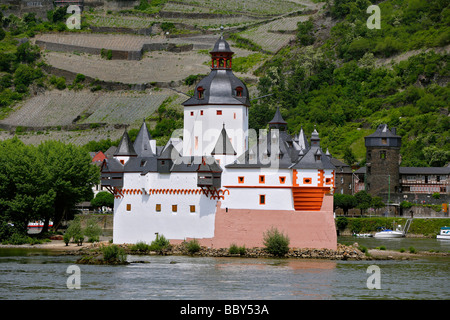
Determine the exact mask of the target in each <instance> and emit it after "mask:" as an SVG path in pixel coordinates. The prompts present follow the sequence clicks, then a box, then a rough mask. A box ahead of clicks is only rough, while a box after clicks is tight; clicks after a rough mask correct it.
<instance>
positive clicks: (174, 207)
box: [172, 204, 178, 212]
mask: <svg viewBox="0 0 450 320" xmlns="http://www.w3.org/2000/svg"><path fill="white" fill-rule="evenodd" d="M177 210H178V205H176V204H173V205H172V212H177Z"/></svg>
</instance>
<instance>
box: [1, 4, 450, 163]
mask: <svg viewBox="0 0 450 320" xmlns="http://www.w3.org/2000/svg"><path fill="white" fill-rule="evenodd" d="M313 2H314V3H313ZM313 2H308V1H300V2H298V1H289V0H283V3H285V4H286V6H284V7H283V6H280V7H279V8H278V11H273V8H272V7H271V6H270V4H272V3H273V1H256V0H255V1H253V0H252V1H247V2H246V4H245V6H244V7H242V8H240V7H239V6H237V3H239V1H234V0H233V1H232V2H231V1H230V3H228V2H226V4H227V5H226V6H225V2H224V1H217V2H216V1H214V0H204V1H203V0H202V1H193V0H192V1H191V0H186V1H176V2H171V1H165V0H159V1H151V2H149V1H146V0H143V1H141V4H140V5H139V6H137V7H135V8H134V9H132V10H128V11H129V12H128V11H127V10H125V11H126V12H125V11H124V10H121V11H119V12H109V11H107V12H106V13H105V12H103V13H102V11H101V10H100V9H99V10H90V11H89V12H86V13H85V17H86V19H83V25H82V30H81V31H77V32H87V33H89V31H88V28H89V25H90V23H92V21H94V20H95V19H97V18H98V19H100V17H102V19H103V20H104V19H110V20H111V19H112V20H113V22H111V25H110V24H106V26H116V22H117V21H116V20H117V19H124V21H125V22H123V23H124V24H129V23H130V21H129V20H133V21H135V22H136V25H139V23H138V22H139V21H141V22H142V21H144V22H145V25H146V26H147V25H150V24H152V23H153V22H155V23H156V22H158V23H160V24H161V28H162V27H163V25H164V23H163V20H161V18H157V15H156V14H155V13H158V12H160V11H161V10H166V11H168V12H180V13H183V12H188V13H189V12H194V11H193V10H196V9H195V6H196V5H197V6H199V8H198V10H197V11H198V12H199V13H208V14H223V15H224V18H222V19H212V20H208V19H206V20H208V21H209V22H208V23H214V24H216V23H219V22H222V21H224V20H227V18H226V17H227V16H226V14H229V13H232V14H236V13H239V12H241V11H242V10H244V11H246V14H245V15H243V17H244V18H245V19H244V18H242V17H234V18H233V19H236V21H235V20H233V21H231V20H230V21H229V22H230V25H225V27H226V28H228V27H231V25H232V24H234V23H235V24H237V25H239V26H245V27H242V28H235V29H233V30H231V31H230V33H231V34H230V35H228V34H226V36H228V40H229V41H230V43H231V44H232V45H233V46H234V47H239V46H247V47H249V46H250V45H251V50H255V51H258V50H259V51H263V50H264V51H263V52H257V53H253V54H251V55H248V56H245V57H236V59H235V61H233V67H234V68H235V69H236V70H235V71H241V72H242V71H249V70H253V69H254V68H256V66H258V65H260V64H261V63H262V61H265V62H264V63H263V64H262V66H260V67H259V68H257V69H256V71H255V72H254V74H255V75H256V76H258V78H259V81H258V83H257V85H256V87H257V89H258V90H257V91H258V92H255V90H253V89H254V87H253V86H254V85H253V84H249V87H251V89H252V98H253V92H254V94H255V95H256V94H257V95H258V96H264V95H270V96H268V97H266V98H261V99H259V100H255V101H253V103H252V106H251V108H250V123H249V125H250V128H254V129H259V128H264V127H266V126H267V123H268V122H269V121H270V120H271V118H272V116H273V114H274V112H275V109H276V107H277V106H280V107H281V111H282V114H283V116H284V117H285V119H286V120H287V121H288V130H289V131H290V133H296V132H298V131H299V130H300V128H301V126H303V128H304V130H305V131H306V132H307V133H310V132H312V130H313V129H314V126H315V125H316V126H317V129H318V131H319V133H320V137H321V139H322V145H323V146H324V147H325V148H329V150H330V152H331V153H332V154H333V156H335V157H337V158H340V159H345V160H346V161H347V162H360V163H361V164H364V161H365V147H364V136H366V135H368V134H370V133H372V132H373V131H374V129H375V128H376V127H377V126H378V125H379V124H381V123H387V124H388V125H389V127H396V128H397V133H398V134H400V135H401V136H402V137H403V139H402V150H401V155H402V166H443V165H446V164H447V163H448V162H449V161H450V146H449V140H450V136H449V132H450V119H449V116H448V115H449V114H448V106H449V104H450V103H449V102H450V98H449V96H450V95H449V84H448V83H449V78H450V66H449V63H448V62H449V50H450V5H449V2H448V1H444V0H409V1H406V0H386V1H382V2H375V1H369V0H356V1H355V0H334V1H333V0H327V1H318V0H314V1H313ZM217 3H222V6H221V8H222V9H223V11H224V12H221V11H220V10H219V11H218V10H216V9H215V8H216V7H217ZM262 3H264V5H262ZM294 3H295V5H294ZM288 4H289V5H288ZM321 4H323V7H322V8H321V6H320V5H321ZM372 4H377V5H378V6H379V8H380V12H381V28H380V29H369V28H368V27H367V19H368V18H369V17H370V15H371V13H367V8H368V7H369V6H370V5H372ZM303 5H305V6H306V7H304V6H303ZM301 10H305V12H309V13H308V14H305V15H302V13H301V12H300V11H301ZM195 12H196V11H195ZM271 12H272V13H273V14H278V15H279V16H277V17H275V18H274V17H273V16H269V14H270V13H271ZM255 16H258V18H264V19H266V18H267V19H269V20H267V21H265V20H262V21H265V23H262V24H256V25H254V26H248V24H249V23H250V22H252V21H253V20H254V19H256V18H255ZM308 17H310V20H307V19H308ZM48 18H49V21H42V20H40V19H36V18H35V16H34V15H33V14H25V15H24V16H23V17H22V18H21V19H20V18H17V17H15V16H13V15H9V16H5V15H2V14H0V21H1V26H0V119H2V118H7V117H11V111H12V108H13V107H15V106H16V105H17V102H18V101H21V100H26V99H29V98H31V97H32V96H33V95H36V94H37V93H42V92H44V91H47V90H54V89H55V88H57V89H58V90H64V89H65V88H68V89H69V90H73V91H77V92H78V91H80V90H83V88H84V89H90V90H91V91H93V90H94V89H95V90H97V87H91V86H90V85H89V84H87V83H84V82H83V79H81V78H80V79H79V80H80V81H78V80H74V81H73V83H69V82H67V83H66V81H65V79H64V78H61V77H55V76H51V75H47V74H46V73H44V72H43V62H42V61H41V60H40V59H39V57H40V55H41V53H42V52H40V51H39V49H38V48H37V47H35V46H33V45H30V43H29V42H25V43H22V44H21V42H20V41H19V40H20V39H23V38H30V39H31V38H32V37H33V36H34V35H35V34H38V33H41V32H49V31H52V32H56V31H65V25H64V21H65V18H66V13H65V11H64V9H56V10H54V11H52V12H49V14H48ZM94 18H95V19H94ZM114 19H115V20H114ZM167 19H169V18H167ZM171 19H172V20H170V19H169V20H170V21H175V22H176V21H178V20H176V19H175V18H171ZM178 19H181V20H183V22H185V25H187V24H189V23H190V24H191V25H192V26H194V28H197V29H196V30H195V32H197V33H198V32H200V31H202V32H203V31H204V30H206V29H208V28H210V27H214V28H215V27H216V26H215V25H214V26H207V28H206V27H205V26H204V25H203V24H202V23H200V20H202V19H200V18H192V19H182V16H180V17H179V18H178ZM242 19H243V20H242ZM103 20H102V21H103ZM169 20H168V21H169ZM203 20H205V19H203ZM95 21H97V20H95ZM108 21H109V20H108ZM188 21H189V22H188ZM258 21H259V20H258ZM297 21H303V22H298V25H297V29H296V30H295V25H296V23H297ZM231 22H233V23H231ZM96 23H97V24H102V23H104V22H102V23H100V22H99V21H97V22H96ZM108 23H109V22H108ZM203 23H206V22H203ZM197 24H198V25H197ZM172 25H173V23H172ZM119 26H123V25H122V24H120V25H119ZM204 27H205V28H204ZM177 28H183V27H182V26H181V25H179V26H177ZM183 30H184V29H183ZM183 30H181V29H180V30H179V32H183ZM293 32H296V33H297V34H296V38H295V40H294V41H291V42H290V43H289V45H287V46H286V45H285V44H286V43H288V42H289V41H290V39H291V38H289V37H294V35H293ZM283 37H286V38H283ZM280 39H281V40H283V41H281V42H277V41H276V40H280ZM286 39H287V40H286ZM242 42H243V43H242ZM280 46H282V48H281V49H279V47H280ZM247 47H246V48H247ZM258 48H259V49H258ZM247 49H249V48H247ZM205 51H207V50H205ZM40 61H41V62H40ZM192 72H193V75H195V74H196V73H198V72H195V70H194V71H192ZM249 72H251V71H249ZM188 78H189V77H188ZM100 89H101V88H99V90H100ZM190 89H192V88H191V87H190ZM166 104H167V103H166ZM155 110H157V112H155V113H154V114H153V115H152V116H150V117H148V118H147V119H150V118H151V119H153V122H154V123H156V124H155V126H152V134H153V136H154V137H155V138H157V139H158V141H159V142H164V141H167V139H168V137H169V136H170V132H171V130H172V129H175V128H177V127H180V126H182V120H181V115H180V113H179V111H178V110H176V109H175V108H173V107H172V106H167V105H165V103H164V102H163V103H162V104H161V105H160V106H159V107H158V108H156V107H155Z"/></svg>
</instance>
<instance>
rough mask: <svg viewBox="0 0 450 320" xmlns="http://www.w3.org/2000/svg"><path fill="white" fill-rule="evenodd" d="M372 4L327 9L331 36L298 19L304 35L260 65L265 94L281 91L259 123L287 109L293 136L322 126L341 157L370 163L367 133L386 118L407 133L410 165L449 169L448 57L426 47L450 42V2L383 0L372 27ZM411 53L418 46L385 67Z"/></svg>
mask: <svg viewBox="0 0 450 320" xmlns="http://www.w3.org/2000/svg"><path fill="white" fill-rule="evenodd" d="M369 5H371V2H370V1H367V0H358V1H349V0H336V1H334V4H333V5H329V6H328V11H329V12H328V14H329V15H331V17H332V18H333V19H335V21H337V23H336V24H335V25H334V26H333V27H332V28H331V31H330V35H329V36H328V37H326V38H325V39H319V38H317V37H316V35H315V32H316V31H317V29H318V27H319V26H317V25H315V27H314V28H313V27H312V24H313V22H314V21H306V22H301V23H299V25H298V37H297V42H296V43H295V44H294V45H290V46H287V47H285V48H283V49H282V50H280V52H278V53H277V54H276V55H275V56H274V57H273V58H272V59H270V60H269V61H267V62H266V63H265V64H264V65H263V66H262V67H261V68H260V69H259V70H258V72H259V73H260V74H262V75H263V76H262V77H261V78H260V80H259V82H258V89H259V92H260V95H267V94H272V95H271V96H269V97H267V98H265V99H260V100H258V101H257V104H254V105H253V106H252V108H251V109H250V122H251V123H250V127H252V128H256V129H257V128H261V127H265V126H266V125H267V123H268V122H269V121H270V119H271V116H272V115H273V113H274V112H275V108H276V106H280V107H281V111H282V114H283V117H284V118H285V120H286V121H287V122H288V130H289V131H290V132H291V133H297V132H299V130H300V127H301V126H303V128H304V129H305V131H306V132H311V131H312V130H313V127H314V125H317V128H318V131H319V133H320V135H321V139H322V141H321V143H322V146H325V147H328V148H329V149H330V151H331V153H332V154H333V156H335V157H338V158H340V159H343V158H344V153H345V152H349V151H350V152H351V153H353V154H354V155H355V159H356V160H358V161H360V164H364V161H365V148H364V136H366V135H368V134H370V133H372V132H373V131H374V130H375V128H376V127H377V126H378V125H379V124H381V123H387V124H388V125H389V127H391V128H392V127H396V128H397V134H399V135H401V136H402V149H401V154H402V161H403V162H402V166H443V165H445V164H446V163H448V162H449V161H450V144H449V140H450V136H449V132H450V119H449V117H448V105H449V102H450V94H449V92H450V91H449V84H448V79H449V77H450V65H449V54H448V53H445V51H444V53H438V52H435V50H427V51H426V52H425V50H426V49H430V48H431V49H433V48H435V47H443V46H447V45H448V44H449V43H450V27H449V26H450V23H449V22H450V21H449V19H450V18H449V17H450V14H449V13H450V6H449V4H448V2H446V1H440V0H431V1H425V0H412V1H400V0H389V1H384V2H382V3H379V6H380V9H381V28H380V29H369V28H367V26H366V21H367V19H368V17H369V14H368V13H367V12H366V9H367V7H368V6H369ZM420 49H421V50H420ZM410 50H419V51H418V52H413V53H414V54H409V55H408V56H409V58H408V59H406V58H404V59H400V61H399V62H396V63H387V64H385V65H382V64H380V61H383V60H385V59H387V58H389V57H393V56H395V55H398V54H402V53H405V52H409V51H410ZM422 51H423V52H422ZM267 106H269V108H270V110H271V111H272V112H267Z"/></svg>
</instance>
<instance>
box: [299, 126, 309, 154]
mask: <svg viewBox="0 0 450 320" xmlns="http://www.w3.org/2000/svg"><path fill="white" fill-rule="evenodd" d="M298 145H299V146H300V148H302V149H305V150H308V149H309V143H308V139H307V138H306V135H305V132H304V131H303V127H301V128H300V133H299V135H298Z"/></svg>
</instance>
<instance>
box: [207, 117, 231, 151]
mask: <svg viewBox="0 0 450 320" xmlns="http://www.w3.org/2000/svg"><path fill="white" fill-rule="evenodd" d="M211 154H212V155H236V151H235V150H234V148H233V145H232V144H231V141H230V138H229V137H228V134H227V131H226V130H225V124H224V125H223V128H222V131H221V132H220V135H219V138H218V139H217V143H216V145H215V146H214V149H213V151H212V152H211Z"/></svg>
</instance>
